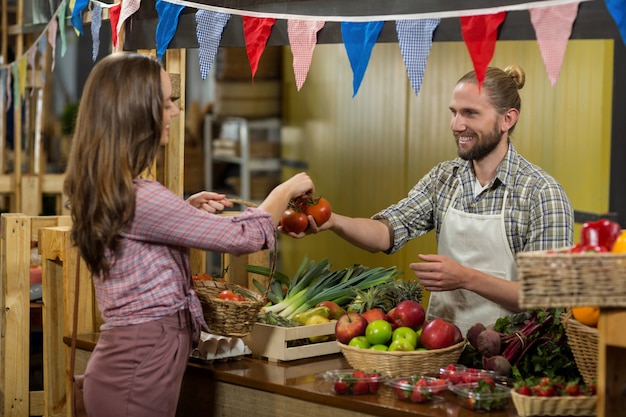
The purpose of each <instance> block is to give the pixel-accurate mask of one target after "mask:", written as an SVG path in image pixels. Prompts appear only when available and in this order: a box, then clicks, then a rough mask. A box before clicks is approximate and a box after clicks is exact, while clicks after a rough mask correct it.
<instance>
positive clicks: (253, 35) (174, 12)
mask: <svg viewBox="0 0 626 417" xmlns="http://www.w3.org/2000/svg"><path fill="white" fill-rule="evenodd" d="M68 1H69V2H70V3H69V7H70V9H71V17H70V23H71V24H72V26H73V27H74V29H75V32H76V34H77V35H78V36H81V35H82V34H83V17H84V16H83V14H84V13H85V12H86V10H87V9H89V10H90V12H91V36H92V59H93V60H94V61H95V60H96V58H97V56H98V51H99V48H100V28H101V24H102V20H103V12H104V11H105V10H106V11H108V19H109V22H110V24H111V33H112V36H111V44H112V46H113V49H114V50H119V49H121V45H119V44H118V34H119V33H120V31H121V29H122V27H123V25H124V22H125V21H126V20H127V19H128V18H129V17H130V16H132V15H133V14H134V13H135V12H136V11H137V10H139V8H140V5H141V0H122V1H121V2H118V3H115V4H107V3H102V2H100V1H97V0H63V1H62V2H61V4H60V6H59V7H58V9H57V10H56V12H55V13H54V15H53V17H52V18H51V20H50V21H49V23H48V24H47V26H46V28H45V29H44V30H43V32H42V34H41V35H40V36H39V37H38V38H37V39H36V40H35V41H34V42H33V44H32V45H31V47H30V48H28V49H27V51H26V52H25V53H24V54H23V55H22V56H21V57H17V58H16V59H15V61H14V62H11V63H7V64H3V65H0V77H1V79H0V97H2V98H3V101H4V102H8V103H10V100H11V94H10V90H9V88H10V87H9V86H10V85H11V80H12V79H14V80H15V81H16V82H14V83H13V88H14V94H16V95H17V94H21V95H23V94H24V92H25V88H26V87H25V86H26V73H27V66H30V67H31V68H35V57H36V54H37V52H38V51H39V52H40V53H41V54H40V55H42V56H43V51H45V47H46V41H47V43H49V44H50V45H51V47H52V48H53V61H52V69H54V55H55V48H56V37H57V34H58V35H60V37H61V57H63V56H64V55H65V49H66V40H65V30H58V29H59V25H60V26H61V27H62V28H64V27H65V24H66V19H67V9H68ZM584 1H600V0H543V1H533V2H520V3H516V4H512V5H508V6H500V7H492V8H483V9H471V10H456V11H445V12H443V11H442V12H431V13H417V14H404V15H392V14H390V15H384V16H372V15H369V16H310V15H296V14H280V13H261V12H255V11H245V10H238V9H230V8H224V7H217V6H211V5H207V4H204V3H196V2H192V1H188V0H156V10H157V14H158V23H157V27H156V33H155V44H156V50H157V56H158V57H159V59H162V57H163V55H164V53H165V51H166V49H167V47H168V46H169V44H170V42H171V40H172V38H173V37H174V35H175V33H176V30H177V27H178V19H179V16H180V14H181V12H182V11H183V9H185V8H186V7H189V8H195V9H197V10H196V15H195V20H196V35H197V40H198V45H199V58H200V73H201V76H202V79H203V80H204V79H206V77H207V75H208V73H209V71H210V69H211V66H212V64H213V61H214V60H215V56H216V54H217V50H218V47H219V44H220V40H221V36H222V32H223V30H224V28H225V26H226V24H227V23H228V21H229V19H230V17H231V15H240V16H242V20H243V31H244V39H245V47H246V52H247V55H248V60H249V63H250V68H251V72H252V78H254V76H255V73H256V69H257V66H258V63H259V59H260V57H261V55H262V54H263V51H264V49H265V46H266V43H267V39H268V38H269V35H270V34H271V31H272V27H273V26H274V24H275V22H276V20H278V19H283V20H287V27H288V37H289V44H290V47H291V51H292V55H293V70H294V75H295V80H296V87H297V89H298V90H300V89H301V88H302V86H303V84H304V82H305V81H306V77H307V74H308V71H309V68H310V65H311V61H312V57H313V51H314V48H315V45H316V43H317V33H318V32H319V31H320V30H321V29H322V28H323V27H324V25H325V24H326V22H330V21H334V22H341V35H342V40H343V44H344V47H345V49H346V55H347V57H348V61H349V63H350V66H351V69H352V71H353V95H352V96H353V97H354V96H356V94H357V92H358V90H359V88H360V85H361V82H362V80H363V77H364V74H365V71H366V69H367V66H368V63H369V59H370V56H371V52H372V49H373V47H374V45H375V44H376V42H377V40H378V37H379V35H380V32H381V30H382V27H383V23H384V22H385V21H395V25H396V32H397V36H398V45H399V49H400V53H401V55H402V59H403V62H404V64H405V66H406V70H407V76H408V78H409V80H410V84H411V87H412V89H413V91H414V93H415V94H416V95H417V94H418V93H419V91H420V88H421V84H422V81H423V76H424V71H425V68H426V63H427V60H428V55H429V54H430V49H431V47H432V37H433V33H434V31H435V29H436V28H437V27H438V25H439V23H440V20H441V19H442V18H450V17H456V18H459V20H460V23H461V30H462V35H463V39H464V42H465V44H466V47H467V50H468V53H469V55H470V58H471V60H472V63H473V65H474V69H475V71H476V73H477V75H478V78H479V83H481V82H482V77H483V76H484V73H485V71H486V68H487V66H488V65H489V63H490V61H491V59H492V57H493V53H494V51H495V46H496V41H497V34H498V29H499V27H500V25H501V24H502V22H503V21H504V20H505V18H506V13H507V12H508V11H514V10H528V11H529V13H530V18H531V23H532V25H533V28H534V30H535V34H536V37H537V42H538V45H539V48H540V51H541V55H542V58H543V61H544V65H545V67H546V72H547V74H548V77H549V79H550V82H551V84H552V86H555V85H556V82H557V80H558V77H559V74H560V71H561V67H562V64H563V60H564V56H565V51H566V48H567V42H568V40H569V37H570V35H571V31H572V26H573V24H574V21H575V20H576V17H577V14H578V7H579V4H580V3H581V2H584ZM605 4H606V6H607V9H608V11H609V13H610V14H611V16H612V17H613V19H614V21H615V23H616V24H617V27H618V29H619V31H620V34H621V36H622V39H623V41H624V43H625V44H626V0H605ZM34 73H35V71H33V74H34ZM33 76H34V75H33Z"/></svg>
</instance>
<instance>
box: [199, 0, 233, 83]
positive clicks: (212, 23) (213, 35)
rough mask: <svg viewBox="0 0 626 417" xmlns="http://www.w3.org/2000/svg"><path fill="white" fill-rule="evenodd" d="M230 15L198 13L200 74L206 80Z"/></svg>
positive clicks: (200, 11) (201, 11)
mask: <svg viewBox="0 0 626 417" xmlns="http://www.w3.org/2000/svg"><path fill="white" fill-rule="evenodd" d="M229 19H230V15H229V14H226V13H221V12H212V11H208V10H202V9H198V11H197V12H196V36H197V37H198V45H199V48H198V54H199V56H200V74H201V75H202V79H203V80H206V77H207V75H208V74H209V71H210V70H211V65H212V64H213V60H215V55H216V54H217V48H219V46H220V39H222V32H223V30H224V27H225V26H226V24H227V23H228V20H229Z"/></svg>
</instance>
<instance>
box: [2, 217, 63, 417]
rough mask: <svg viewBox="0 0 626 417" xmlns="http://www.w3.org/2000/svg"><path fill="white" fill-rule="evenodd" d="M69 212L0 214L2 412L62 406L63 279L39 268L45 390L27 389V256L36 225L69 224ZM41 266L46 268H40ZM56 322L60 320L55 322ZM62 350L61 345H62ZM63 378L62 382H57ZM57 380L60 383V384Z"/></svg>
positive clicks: (50, 411) (42, 411)
mask: <svg viewBox="0 0 626 417" xmlns="http://www.w3.org/2000/svg"><path fill="white" fill-rule="evenodd" d="M70 222H71V219H70V217H69V216H58V217H55V216H41V217H38V216H34V217H32V216H27V215H25V214H21V213H8V214H2V216H1V217H0V227H1V229H2V240H1V244H0V246H1V247H0V252H1V260H2V265H1V279H0V287H1V289H2V291H0V297H1V299H2V301H1V303H0V304H1V306H2V308H1V311H0V315H1V318H2V320H1V324H2V330H3V334H2V340H1V343H0V372H3V374H2V379H1V386H0V388H2V399H0V403H2V404H3V409H2V412H3V415H4V416H16V417H17V416H19V417H22V416H29V415H32V416H42V415H44V416H54V415H55V414H58V412H59V410H60V409H61V410H62V409H64V405H65V388H64V386H63V384H62V383H63V380H64V375H65V367H64V366H61V367H60V366H59V364H61V365H64V363H65V357H63V356H59V354H58V352H59V351H60V349H61V348H60V346H61V345H58V343H59V342H61V343H62V340H61V339H60V338H62V335H63V334H62V333H61V330H62V328H61V327H59V326H62V325H63V317H62V315H61V316H59V312H61V313H62V307H60V306H62V305H63V298H62V297H63V294H62V292H60V291H59V290H58V289H59V286H62V285H63V281H62V280H59V279H49V278H47V277H46V275H45V269H44V270H43V271H44V273H43V277H42V291H43V297H42V300H43V305H42V307H41V308H42V319H43V323H42V328H43V330H42V331H43V337H44V389H43V391H29V371H30V331H31V329H30V285H29V284H30V263H31V262H30V255H31V245H32V242H37V241H39V230H40V229H42V228H45V227H49V226H58V225H69V224H70ZM44 268H45V267H44ZM59 323H60V325H59ZM61 353H62V350H61ZM58 381H61V384H59V383H58ZM59 385H60V388H59Z"/></svg>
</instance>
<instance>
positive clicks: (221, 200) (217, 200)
mask: <svg viewBox="0 0 626 417" xmlns="http://www.w3.org/2000/svg"><path fill="white" fill-rule="evenodd" d="M187 202H188V203H189V204H191V205H192V206H193V207H195V208H197V209H198V210H204V211H206V212H208V213H213V214H216V213H219V212H221V211H223V210H224V208H226V207H232V206H233V203H232V201H230V200H228V199H227V198H226V195H225V194H219V193H214V192H212V191H200V192H199V193H196V194H193V195H192V196H190V197H189V198H188V199H187Z"/></svg>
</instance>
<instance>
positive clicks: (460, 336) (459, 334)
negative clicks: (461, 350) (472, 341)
mask: <svg viewBox="0 0 626 417" xmlns="http://www.w3.org/2000/svg"><path fill="white" fill-rule="evenodd" d="M453 326H454V344H455V345H456V344H457V343H461V341H462V340H463V332H461V329H460V328H459V326H457V325H456V324H453Z"/></svg>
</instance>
